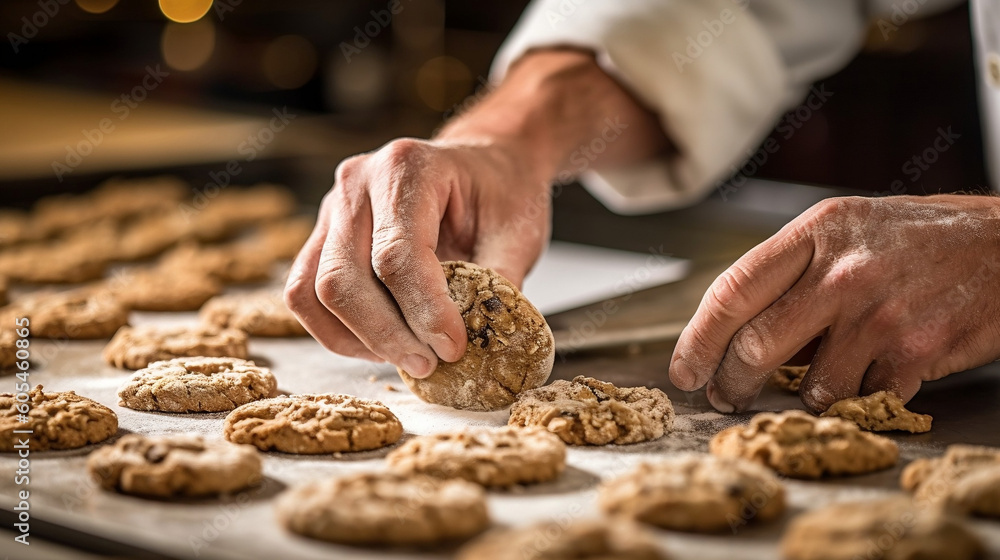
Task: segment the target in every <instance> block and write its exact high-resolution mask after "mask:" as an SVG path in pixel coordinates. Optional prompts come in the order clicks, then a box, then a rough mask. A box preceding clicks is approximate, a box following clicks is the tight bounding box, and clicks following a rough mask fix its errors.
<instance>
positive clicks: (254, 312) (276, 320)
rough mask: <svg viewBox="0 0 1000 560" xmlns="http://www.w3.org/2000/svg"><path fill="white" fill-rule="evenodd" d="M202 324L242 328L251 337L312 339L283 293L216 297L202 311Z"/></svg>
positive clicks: (266, 292)
mask: <svg viewBox="0 0 1000 560" xmlns="http://www.w3.org/2000/svg"><path fill="white" fill-rule="evenodd" d="M200 315H201V320H202V322H204V323H206V324H209V325H215V326H216V327H219V328H229V329H239V330H241V331H243V332H245V333H247V334H248V335H250V336H274V337H288V336H308V335H309V333H308V332H306V329H305V328H303V326H302V325H301V324H299V321H298V319H296V318H295V315H293V314H292V312H291V311H289V310H288V307H287V306H285V302H284V300H283V299H282V297H281V293H279V292H269V291H261V292H253V293H243V294H227V295H222V296H218V297H215V298H212V299H211V300H209V302H208V303H206V304H205V306H204V307H202V308H201V314H200Z"/></svg>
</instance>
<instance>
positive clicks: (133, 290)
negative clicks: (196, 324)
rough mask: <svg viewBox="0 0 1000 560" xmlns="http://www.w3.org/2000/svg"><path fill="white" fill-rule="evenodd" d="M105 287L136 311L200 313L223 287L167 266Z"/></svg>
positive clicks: (198, 274) (129, 275)
mask: <svg viewBox="0 0 1000 560" xmlns="http://www.w3.org/2000/svg"><path fill="white" fill-rule="evenodd" d="M105 286H106V287H107V289H108V290H110V291H111V292H112V293H114V294H116V295H117V297H118V299H120V300H121V302H122V304H123V305H125V306H126V307H128V308H129V309H134V310H137V311H197V310H198V309H200V308H201V306H202V305H204V304H205V302H206V301H208V300H209V299H211V298H213V297H215V296H217V295H219V293H221V292H222V284H220V283H219V282H218V281H217V280H215V279H213V278H212V277H210V276H208V275H207V274H204V273H202V272H200V271H196V270H188V269H183V268H176V267H168V266H157V267H155V268H145V269H134V270H128V271H125V272H122V273H120V274H117V275H115V276H113V277H111V278H109V279H108V280H107V281H106V282H105Z"/></svg>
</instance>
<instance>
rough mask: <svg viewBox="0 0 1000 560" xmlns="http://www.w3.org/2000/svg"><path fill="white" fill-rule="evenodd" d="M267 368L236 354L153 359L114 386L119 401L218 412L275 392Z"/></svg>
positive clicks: (137, 405)
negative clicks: (117, 386) (233, 355)
mask: <svg viewBox="0 0 1000 560" xmlns="http://www.w3.org/2000/svg"><path fill="white" fill-rule="evenodd" d="M277 391H278V382H277V381H276V380H275V379H274V375H272V374H271V371H270V370H269V369H267V368H262V367H258V366H256V365H254V363H253V362H249V361H246V360H239V359H236V358H204V357H199V358H177V359H175V360H168V361H164V362H153V363H152V364H149V367H146V368H145V369H141V370H139V371H137V372H135V375H133V376H132V377H131V378H130V379H129V380H128V381H126V382H125V383H124V384H123V385H122V386H121V388H119V389H118V404H120V405H121V406H125V407H128V408H131V409H134V410H151V411H152V410H155V411H160V412H223V411H226V410H233V409H234V408H236V407H238V406H241V405H244V404H247V403H251V402H254V401H257V400H260V399H266V398H268V397H273V396H274V395H275V394H277Z"/></svg>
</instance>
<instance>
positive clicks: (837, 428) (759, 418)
mask: <svg viewBox="0 0 1000 560" xmlns="http://www.w3.org/2000/svg"><path fill="white" fill-rule="evenodd" d="M709 450H711V452H712V454H714V455H718V456H720V457H743V458H744V459H750V460H752V461H756V462H758V463H761V464H763V465H766V466H768V467H771V468H772V469H774V470H776V471H778V472H779V473H781V474H783V475H785V476H789V477H792V478H822V477H825V476H841V475H855V474H863V473H868V472H873V471H878V470H882V469H887V468H889V467H891V466H893V465H895V464H896V460H897V459H898V458H899V448H897V447H896V444H895V443H893V442H892V440H890V439H888V438H885V437H882V436H878V435H875V434H871V433H868V432H863V431H861V429H860V428H858V426H857V425H856V424H854V423H853V422H848V421H847V420H843V419H841V418H816V417H814V416H812V415H810V414H809V413H807V412H804V411H801V410H786V411H784V412H778V413H775V412H761V413H760V414H758V415H756V416H754V417H753V419H752V420H750V424H749V425H748V426H733V427H731V428H726V429H725V430H722V431H721V432H719V433H718V434H716V435H715V437H713V438H712V440H711V441H710V442H709Z"/></svg>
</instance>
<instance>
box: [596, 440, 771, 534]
mask: <svg viewBox="0 0 1000 560" xmlns="http://www.w3.org/2000/svg"><path fill="white" fill-rule="evenodd" d="M598 503H599V504H600V507H601V509H602V510H603V511H604V513H606V514H608V515H612V516H624V517H628V518H630V519H633V520H635V521H641V522H643V523H649V524H651V525H656V526H658V527H662V528H664V529H670V530H675V531H703V532H710V531H720V530H733V531H735V530H736V529H737V528H738V527H740V526H742V525H744V524H746V523H748V522H751V521H768V520H770V519H774V518H775V517H778V516H780V515H781V514H782V513H783V512H784V511H785V489H784V487H783V486H782V485H781V482H779V481H778V478H777V477H776V476H775V475H774V473H773V472H772V471H771V470H769V469H767V468H765V467H763V466H761V465H758V464H757V463H752V462H750V461H746V460H744V459H738V458H734V457H713V456H711V455H694V454H690V455H680V456H675V457H669V458H666V459H663V460H660V461H657V462H655V463H642V464H640V465H639V467H638V468H637V469H635V470H634V471H632V472H631V473H629V474H626V475H624V476H622V477H620V478H617V479H614V480H611V481H609V482H606V483H604V484H603V485H602V486H601V489H600V494H599V496H598Z"/></svg>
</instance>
